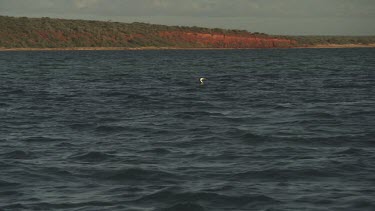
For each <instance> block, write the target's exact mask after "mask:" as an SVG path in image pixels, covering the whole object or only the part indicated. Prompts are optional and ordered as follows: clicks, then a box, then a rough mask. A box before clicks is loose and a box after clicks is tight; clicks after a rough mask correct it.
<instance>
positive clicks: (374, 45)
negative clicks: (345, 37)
mask: <svg viewBox="0 0 375 211" xmlns="http://www.w3.org/2000/svg"><path fill="white" fill-rule="evenodd" d="M299 48H316V49H318V48H375V43H373V44H343V45H339V44H326V45H323V44H320V45H311V46H297V47H289V48H282V49H299ZM236 49H237V50H240V49H275V48H186V47H152V46H151V47H135V48H130V47H68V48H4V47H0V51H123V50H129V51H130V50H236Z"/></svg>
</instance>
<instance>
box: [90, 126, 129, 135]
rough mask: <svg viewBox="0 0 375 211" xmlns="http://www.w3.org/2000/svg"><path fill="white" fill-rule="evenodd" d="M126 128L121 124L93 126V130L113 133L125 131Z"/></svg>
mask: <svg viewBox="0 0 375 211" xmlns="http://www.w3.org/2000/svg"><path fill="white" fill-rule="evenodd" d="M126 130H127V128H126V127H123V126H111V125H101V126H98V127H96V128H95V131H97V132H103V133H107V132H108V133H115V132H122V131H126Z"/></svg>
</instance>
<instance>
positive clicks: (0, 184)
mask: <svg viewBox="0 0 375 211" xmlns="http://www.w3.org/2000/svg"><path fill="white" fill-rule="evenodd" d="M19 185H20V184H19V183H15V182H8V181H5V180H0V187H1V188H5V187H15V186H19Z"/></svg>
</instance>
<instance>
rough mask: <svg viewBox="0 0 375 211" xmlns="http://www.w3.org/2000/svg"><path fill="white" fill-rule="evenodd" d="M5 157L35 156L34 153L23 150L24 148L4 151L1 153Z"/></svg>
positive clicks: (25, 157)
mask: <svg viewBox="0 0 375 211" xmlns="http://www.w3.org/2000/svg"><path fill="white" fill-rule="evenodd" d="M1 156H2V157H3V158H5V159H20V160H23V159H31V158H33V157H34V156H33V154H32V153H31V152H28V151H23V150H14V151H12V152H8V153H4V154H2V155H1Z"/></svg>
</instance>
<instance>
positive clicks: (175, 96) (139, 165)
mask: <svg viewBox="0 0 375 211" xmlns="http://www.w3.org/2000/svg"><path fill="white" fill-rule="evenodd" d="M374 58H375V49H289V50H225V51H224V50H221V51H213V50H212V51H211V50H208V51H205V50H202V51H183V50H179V51H172V50H171V51H90V52H87V51H81V52H70V51H65V52H0V210H80V211H81V210H108V211H112V210H133V211H140V210H145V211H153V210H156V211H159V210H164V211H167V210H168V211H172V210H178V211H187V210H189V211H190V210H192V211H201V210H213V211H221V210H227V211H237V210H238V211H239V210H268V211H271V210H272V211H280V210H319V211H320V210H340V211H341V210H350V211H352V210H369V211H370V210H371V211H372V210H375V200H374V199H375V140H374V137H375V59H374ZM200 77H206V78H207V79H208V80H207V81H206V83H205V85H203V86H202V85H200V84H199V81H198V80H199V78H200Z"/></svg>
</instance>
